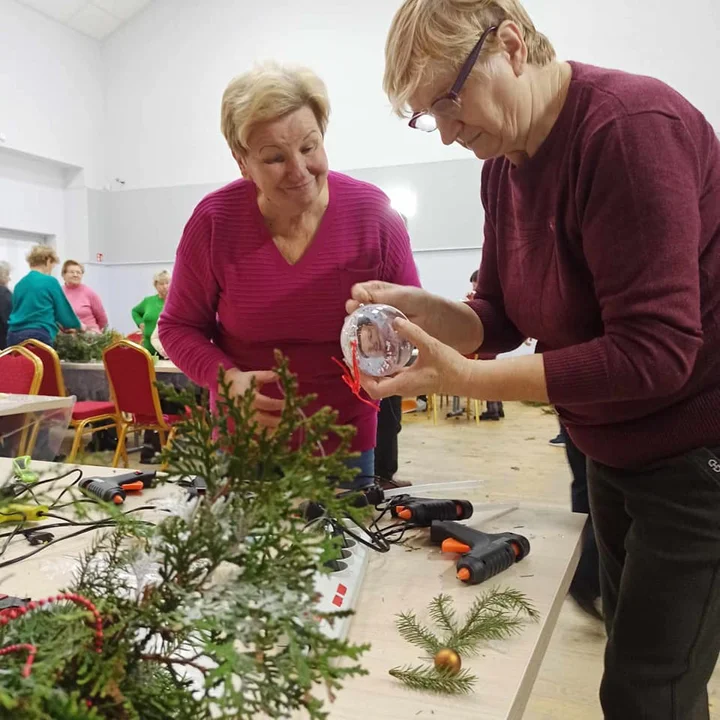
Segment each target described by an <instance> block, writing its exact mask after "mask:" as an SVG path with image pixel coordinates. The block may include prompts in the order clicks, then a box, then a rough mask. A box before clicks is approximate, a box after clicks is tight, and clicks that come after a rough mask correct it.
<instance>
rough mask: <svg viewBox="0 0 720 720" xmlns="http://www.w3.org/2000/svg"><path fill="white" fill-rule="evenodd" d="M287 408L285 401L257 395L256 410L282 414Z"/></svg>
mask: <svg viewBox="0 0 720 720" xmlns="http://www.w3.org/2000/svg"><path fill="white" fill-rule="evenodd" d="M284 407H285V401H284V400H279V399H277V398H271V397H268V396H267V395H260V393H255V409H256V410H264V411H266V412H282V409H283V408H284Z"/></svg>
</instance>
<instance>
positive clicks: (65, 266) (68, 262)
mask: <svg viewBox="0 0 720 720" xmlns="http://www.w3.org/2000/svg"><path fill="white" fill-rule="evenodd" d="M73 265H77V266H78V267H79V268H80V270H81V271H82V274H83V275H84V274H85V266H84V265H83V264H82V263H79V262H78V261H77V260H66V261H65V262H64V263H63V266H62V272H61V273H60V274H61V275H64V274H65V273H66V272H67V271H68V270H69V269H70V268H71V267H72V266H73Z"/></svg>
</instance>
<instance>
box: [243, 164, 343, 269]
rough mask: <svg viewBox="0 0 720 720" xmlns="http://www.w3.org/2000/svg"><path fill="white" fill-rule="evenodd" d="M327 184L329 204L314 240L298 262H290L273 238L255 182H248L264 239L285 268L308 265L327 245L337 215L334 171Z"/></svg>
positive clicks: (276, 260) (280, 264) (279, 263)
mask: <svg viewBox="0 0 720 720" xmlns="http://www.w3.org/2000/svg"><path fill="white" fill-rule="evenodd" d="M327 186H328V204H327V207H326V208H325V212H324V213H323V216H322V218H320V223H319V224H318V227H317V230H316V231H315V235H314V236H313V239H312V241H311V242H310V245H308V247H307V248H306V250H305V252H304V253H303V254H302V256H301V257H300V259H299V260H298V261H297V262H296V263H291V262H288V260H287V258H286V257H285V256H284V255H283V254H282V253H281V252H280V249H279V248H278V246H277V245H276V244H275V240H274V239H273V236H272V233H271V232H270V230H269V229H268V226H267V225H266V223H265V217H264V216H263V214H262V212H260V205H259V204H258V201H257V186H256V185H255V183H252V182H251V183H248V189H249V192H250V193H251V194H252V200H253V206H254V208H255V213H256V217H257V221H258V223H259V226H260V232H261V235H262V237H263V240H265V241H266V242H268V243H269V244H270V252H271V253H273V257H274V258H275V263H276V264H277V265H279V266H280V267H282V268H284V269H292V268H300V267H302V266H303V265H307V264H308V263H310V262H312V259H313V258H314V257H315V256H316V255H317V254H318V252H319V251H320V250H321V249H322V246H323V245H325V243H326V241H327V236H328V234H329V233H328V231H329V229H330V227H331V226H332V222H333V219H334V216H335V199H336V198H335V179H334V177H333V173H328V177H327Z"/></svg>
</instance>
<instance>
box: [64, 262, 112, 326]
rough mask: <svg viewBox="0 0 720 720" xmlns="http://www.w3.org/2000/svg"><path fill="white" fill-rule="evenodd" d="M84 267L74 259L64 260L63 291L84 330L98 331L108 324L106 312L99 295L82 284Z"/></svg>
mask: <svg viewBox="0 0 720 720" xmlns="http://www.w3.org/2000/svg"><path fill="white" fill-rule="evenodd" d="M84 274H85V268H84V267H83V266H82V265H81V264H80V263H79V262H77V261H76V260H66V261H65V262H64V263H63V266H62V278H63V280H64V281H65V285H63V291H64V292H65V297H66V298H67V299H68V301H69V302H70V306H71V307H72V309H73V310H74V311H75V314H76V315H77V316H78V319H79V320H80V322H81V323H82V330H83V331H84V332H93V333H100V332H102V331H103V330H105V328H106V327H107V325H108V318H107V313H106V312H105V308H104V307H103V304H102V300H101V299H100V296H99V295H98V294H97V293H96V292H95V291H94V290H92V289H91V288H89V287H88V286H87V285H84V284H83V275H84Z"/></svg>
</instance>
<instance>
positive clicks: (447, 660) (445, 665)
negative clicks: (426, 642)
mask: <svg viewBox="0 0 720 720" xmlns="http://www.w3.org/2000/svg"><path fill="white" fill-rule="evenodd" d="M461 667H462V660H460V656H459V655H458V654H457V653H456V652H455V651H454V650H451V649H450V648H443V649H442V650H438V652H437V654H436V655H435V669H436V670H448V671H449V672H451V673H452V674H453V675H457V674H458V673H459V672H460V668H461Z"/></svg>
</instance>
